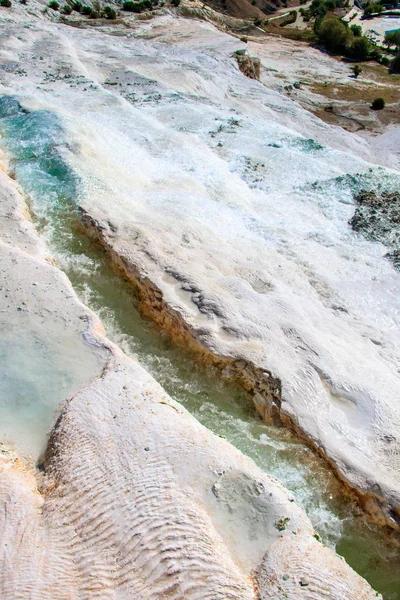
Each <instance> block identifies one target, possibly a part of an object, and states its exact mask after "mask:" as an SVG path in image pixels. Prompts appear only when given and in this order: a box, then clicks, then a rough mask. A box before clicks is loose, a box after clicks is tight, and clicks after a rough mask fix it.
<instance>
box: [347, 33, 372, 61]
mask: <svg viewBox="0 0 400 600" xmlns="http://www.w3.org/2000/svg"><path fill="white" fill-rule="evenodd" d="M370 52H371V42H370V41H369V39H367V38H366V37H365V36H362V37H359V38H355V39H354V40H353V42H352V43H351V45H350V47H349V50H348V54H349V55H350V56H351V58H354V59H355V60H367V58H368V57H369V55H370Z"/></svg>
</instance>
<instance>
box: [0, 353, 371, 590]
mask: <svg viewBox="0 0 400 600" xmlns="http://www.w3.org/2000/svg"><path fill="white" fill-rule="evenodd" d="M0 469H1V473H0V505H1V508H2V510H1V518H0V533H1V539H2V542H3V543H2V546H1V550H0V560H1V564H2V578H1V580H0V589H1V597H2V598H4V600H15V599H17V598H21V599H22V598H23V599H24V598H31V599H36V598H41V599H47V598H48V599H52V600H55V599H57V600H61V599H64V598H65V599H67V598H68V599H70V598H81V599H85V598H102V599H106V598H121V599H122V598H138V599H139V598H140V599H146V598H149V599H150V598H160V599H162V598H171V599H172V598H174V599H175V598H176V599H178V598H181V599H189V598H193V599H198V600H204V599H206V598H210V599H211V598H212V599H217V598H221V599H227V598H232V599H234V598H235V599H241V600H243V599H245V598H246V599H250V598H270V597H275V598H276V597H282V598H293V600H294V599H295V598H302V597H307V598H315V599H317V598H327V599H328V598H329V599H332V600H333V599H337V600H342V599H343V598H347V599H353V598H354V600H361V599H367V598H375V597H376V596H375V592H373V591H372V590H371V588H370V587H369V586H368V584H367V583H366V582H365V581H364V580H362V579H361V578H360V577H359V576H358V575H356V574H355V573H354V572H353V571H352V570H351V569H350V568H349V567H348V566H347V565H346V563H345V562H344V561H343V560H341V559H340V558H339V557H337V556H335V554H334V553H333V552H332V551H331V550H328V549H327V548H323V547H322V545H321V544H320V543H319V542H318V541H316V540H315V539H314V538H313V537H312V536H313V530H312V527H311V525H310V522H309V521H308V518H307V517H306V516H305V514H304V512H303V511H302V509H300V508H299V507H298V506H297V505H296V504H295V503H294V501H293V497H292V496H291V495H290V494H289V493H288V492H287V491H286V490H285V489H284V488H283V487H282V486H281V485H280V484H279V483H278V482H277V481H276V480H275V479H274V478H272V477H269V476H268V475H266V474H264V473H262V472H261V471H260V470H259V469H258V468H257V467H256V466H255V465H254V463H253V462H252V461H251V460H250V459H247V458H246V457H244V456H243V455H242V454H241V453H240V452H238V451H237V450H235V449H233V448H232V447H231V446H230V445H229V444H228V443H227V442H225V441H224V440H221V439H219V438H218V437H216V436H215V435H214V434H212V433H210V432H209V431H208V430H207V429H205V428H204V427H203V426H201V425H200V424H199V423H198V422H197V421H196V420H195V419H194V418H193V417H191V416H190V415H189V414H188V413H187V412H186V410H185V409H183V408H182V407H181V406H180V405H179V404H177V403H176V402H174V401H173V400H172V399H171V398H169V397H168V396H167V395H166V394H165V393H164V392H163V390H162V388H160V387H159V386H158V385H157V384H156V383H155V382H154V380H153V379H152V378H151V377H150V376H149V375H148V374H147V373H146V372H145V371H144V370H143V369H142V368H141V367H139V366H138V365H136V364H134V363H133V362H132V361H130V360H127V359H124V358H123V357H119V359H118V360H117V361H116V362H114V363H113V364H112V365H110V367H109V369H108V370H107V372H106V373H105V374H104V375H103V377H102V378H101V379H100V380H98V381H96V382H95V383H93V384H91V385H89V386H87V387H86V388H85V389H83V390H82V391H81V392H79V393H78V395H77V396H75V397H74V398H73V399H72V400H71V401H70V402H69V403H68V404H67V406H66V407H65V409H64V410H63V412H62V414H61V416H60V418H59V420H58V422H57V424H56V427H55V429H54V431H53V433H52V436H51V439H50V442H49V446H48V449H47V453H46V456H45V458H44V461H43V464H42V469H44V472H43V473H42V476H41V477H40V479H39V481H40V488H39V491H38V490H37V489H36V488H35V484H36V481H35V478H34V476H33V475H32V474H31V473H29V472H26V471H24V469H23V468H22V465H21V463H19V462H18V461H15V460H14V461H13V460H12V455H10V456H8V457H3V459H2V461H1V462H0ZM256 568H258V571H257V572H254V573H253V571H254V569H256ZM305 587H306V588H307V593H306V594H305V593H304V589H305ZM272 593H273V595H272V596H271V594H272ZM276 594H281V595H278V596H277V595H276Z"/></svg>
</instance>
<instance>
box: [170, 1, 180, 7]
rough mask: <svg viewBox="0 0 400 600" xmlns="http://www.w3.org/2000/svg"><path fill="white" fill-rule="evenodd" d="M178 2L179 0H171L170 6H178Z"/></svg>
mask: <svg viewBox="0 0 400 600" xmlns="http://www.w3.org/2000/svg"><path fill="white" fill-rule="evenodd" d="M180 3H181V0H171V4H172V6H179V5H180Z"/></svg>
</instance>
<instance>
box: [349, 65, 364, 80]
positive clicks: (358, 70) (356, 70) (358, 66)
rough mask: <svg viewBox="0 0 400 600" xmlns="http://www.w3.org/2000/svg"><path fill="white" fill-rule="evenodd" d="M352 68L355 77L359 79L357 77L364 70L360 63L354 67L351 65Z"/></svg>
mask: <svg viewBox="0 0 400 600" xmlns="http://www.w3.org/2000/svg"><path fill="white" fill-rule="evenodd" d="M351 70H352V71H353V73H354V77H355V78H356V79H357V77H358V76H359V74H360V73H361V71H362V68H361V67H360V65H354V67H351Z"/></svg>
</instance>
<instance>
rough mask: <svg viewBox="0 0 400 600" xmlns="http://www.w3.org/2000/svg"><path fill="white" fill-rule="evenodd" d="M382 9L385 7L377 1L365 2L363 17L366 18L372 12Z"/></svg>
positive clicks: (379, 11)
mask: <svg viewBox="0 0 400 600" xmlns="http://www.w3.org/2000/svg"><path fill="white" fill-rule="evenodd" d="M384 10H385V9H384V8H383V6H382V4H379V2H374V3H373V4H367V6H366V7H365V8H364V17H366V18H368V17H370V16H371V15H372V14H375V13H381V12H383V11H384Z"/></svg>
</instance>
